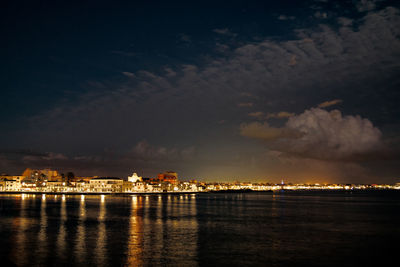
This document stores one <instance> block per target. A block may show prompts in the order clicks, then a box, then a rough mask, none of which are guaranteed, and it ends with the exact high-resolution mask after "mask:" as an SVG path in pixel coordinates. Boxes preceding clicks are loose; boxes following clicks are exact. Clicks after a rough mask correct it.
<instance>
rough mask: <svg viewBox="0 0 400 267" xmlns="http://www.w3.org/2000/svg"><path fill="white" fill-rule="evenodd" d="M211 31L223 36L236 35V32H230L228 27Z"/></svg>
mask: <svg viewBox="0 0 400 267" xmlns="http://www.w3.org/2000/svg"><path fill="white" fill-rule="evenodd" d="M213 32H215V33H218V34H220V35H225V36H232V37H235V36H237V34H236V33H233V32H231V31H230V30H229V29H228V28H223V29H214V30H213Z"/></svg>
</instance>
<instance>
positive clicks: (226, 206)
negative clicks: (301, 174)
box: [0, 190, 400, 266]
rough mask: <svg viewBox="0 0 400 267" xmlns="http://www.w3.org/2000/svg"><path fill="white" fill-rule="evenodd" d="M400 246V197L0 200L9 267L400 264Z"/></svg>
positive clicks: (289, 194) (0, 237)
mask: <svg viewBox="0 0 400 267" xmlns="http://www.w3.org/2000/svg"><path fill="white" fill-rule="evenodd" d="M399 244H400V191H395V190H393V191H390V190H382V191H277V192H246V193H232V192H224V193H197V194H190V193H189V194H151V195H123V196H119V195H52V194H35V195H34V194H1V195H0V260H1V261H0V263H1V264H0V265H1V266H371V264H372V265H374V266H398V259H399V256H398V255H399ZM389 263H392V264H390V265H389Z"/></svg>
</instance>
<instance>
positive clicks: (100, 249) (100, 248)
mask: <svg viewBox="0 0 400 267" xmlns="http://www.w3.org/2000/svg"><path fill="white" fill-rule="evenodd" d="M105 218H106V202H105V196H104V195H101V196H100V211H99V216H98V218H97V221H98V222H99V226H98V237H97V241H96V248H95V258H96V265H97V266H104V265H107V261H106V260H107V254H106V246H107V233H106V224H105Z"/></svg>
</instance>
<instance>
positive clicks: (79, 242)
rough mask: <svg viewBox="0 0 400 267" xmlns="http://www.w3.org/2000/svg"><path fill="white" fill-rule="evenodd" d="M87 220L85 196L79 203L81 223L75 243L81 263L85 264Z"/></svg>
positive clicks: (77, 256) (82, 196)
mask: <svg viewBox="0 0 400 267" xmlns="http://www.w3.org/2000/svg"><path fill="white" fill-rule="evenodd" d="M85 220H86V206H85V196H84V195H81V201H80V203H79V223H78V227H77V231H76V239H75V240H76V241H75V254H76V259H77V261H78V262H79V263H81V264H82V263H84V262H85V260H86V244H85V237H86V233H85Z"/></svg>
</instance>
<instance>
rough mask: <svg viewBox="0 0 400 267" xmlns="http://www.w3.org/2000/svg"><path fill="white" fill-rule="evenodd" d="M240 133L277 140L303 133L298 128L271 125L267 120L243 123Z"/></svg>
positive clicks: (265, 139)
mask: <svg viewBox="0 0 400 267" xmlns="http://www.w3.org/2000/svg"><path fill="white" fill-rule="evenodd" d="M240 134H241V135H243V136H246V137H251V138H256V139H261V140H264V141H271V140H277V139H280V138H298V137H300V136H301V133H300V132H298V131H296V130H292V129H289V128H276V127H271V126H270V125H269V124H268V123H267V122H264V123H260V122H251V123H248V124H242V125H241V126H240Z"/></svg>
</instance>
